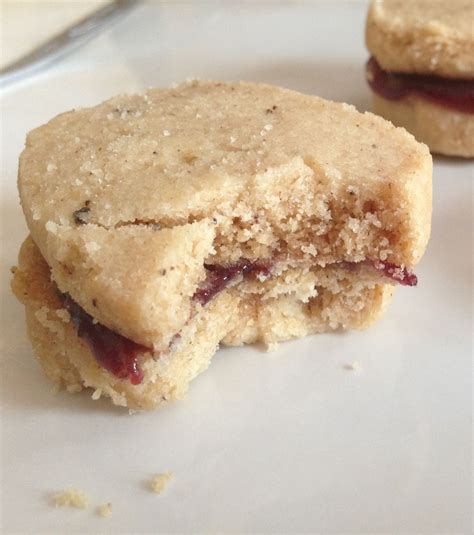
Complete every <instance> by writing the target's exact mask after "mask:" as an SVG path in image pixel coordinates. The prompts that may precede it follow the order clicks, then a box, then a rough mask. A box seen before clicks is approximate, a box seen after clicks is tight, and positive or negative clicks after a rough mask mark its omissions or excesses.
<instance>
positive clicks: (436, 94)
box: [366, 57, 474, 113]
mask: <svg viewBox="0 0 474 535" xmlns="http://www.w3.org/2000/svg"><path fill="white" fill-rule="evenodd" d="M366 73H367V81H368V83H369V85H370V87H371V88H372V90H373V91H374V92H375V93H378V94H379V95H381V96H382V97H384V98H386V99H387V100H400V99H402V98H404V97H406V96H408V95H410V94H418V95H420V96H422V97H424V98H426V99H428V100H431V101H433V102H435V103H436V104H439V105H440V106H444V107H446V108H451V109H455V110H459V111H462V112H464V113H474V79H472V80H462V79H455V78H442V77H440V76H429V75H421V74H405V73H394V72H387V71H384V70H383V69H382V68H381V67H380V65H379V64H378V63H377V61H376V59H375V58H373V57H372V58H370V59H369V61H368V62H367V68H366Z"/></svg>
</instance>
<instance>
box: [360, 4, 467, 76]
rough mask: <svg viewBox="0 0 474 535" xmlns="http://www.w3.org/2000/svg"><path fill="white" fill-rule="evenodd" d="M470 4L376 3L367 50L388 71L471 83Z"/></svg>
mask: <svg viewBox="0 0 474 535" xmlns="http://www.w3.org/2000/svg"><path fill="white" fill-rule="evenodd" d="M473 24H474V2H473V1H472V0H374V1H373V2H372V4H371V7H370V10H369V14H368V19H367V27H366V44H367V48H368V49H369V51H370V52H371V53H372V55H373V56H374V57H375V58H376V59H377V62H378V63H379V64H380V65H381V67H382V68H383V69H384V70H386V71H393V72H404V73H417V74H433V75H437V76H442V77H446V78H462V79H473V78H474V29H473Z"/></svg>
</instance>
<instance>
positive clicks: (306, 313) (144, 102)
mask: <svg viewBox="0 0 474 535" xmlns="http://www.w3.org/2000/svg"><path fill="white" fill-rule="evenodd" d="M431 165H432V164H431V157H430V155H429V152H428V150H427V148H426V147H425V146H424V145H421V144H419V143H417V142H416V141H415V139H414V138H413V136H411V135H410V134H408V133H407V132H406V131H405V130H403V129H399V128H395V127H394V126H393V125H391V124H390V123H388V122H386V121H384V120H383V119H381V118H379V117H376V116H375V115H372V114H370V113H365V114H361V113H358V112H357V111H356V110H355V108H353V107H352V106H349V105H347V104H339V103H334V102H329V101H325V100H322V99H320V98H317V97H312V96H306V95H302V94H299V93H296V92H294V91H290V90H286V89H282V88H277V87H272V86H268V85H262V84H250V83H221V82H189V83H186V84H183V85H181V86H178V87H176V88H172V89H153V90H150V91H148V92H146V93H145V94H143V95H131V96H119V97H115V98H113V99H111V100H109V101H107V102H104V103H103V104H100V105H99V106H96V107H94V108H87V109H81V110H75V111H72V112H68V113H65V114H62V115H60V116H58V117H56V118H55V119H53V120H52V121H50V122H49V123H48V124H46V125H44V126H41V127H40V128H37V129H36V130H34V131H32V132H31V133H30V134H29V135H28V138H27V143H26V148H25V150H24V152H23V154H22V156H21V159H20V171H19V190H20V196H21V201H22V206H23V209H24V212H25V216H26V219H27V223H28V226H29V229H30V232H31V237H30V238H28V239H27V240H26V242H25V244H24V245H23V248H22V252H21V255H20V262H19V268H18V269H17V270H16V273H15V277H14V281H13V288H14V291H15V293H16V295H17V296H18V297H19V299H20V300H21V301H22V302H23V303H24V304H25V306H26V310H27V319H28V327H29V332H30V337H31V339H32V341H33V345H34V348H35V352H36V354H37V356H38V357H39V359H40V361H41V363H42V365H43V367H44V368H45V370H46V373H47V374H48V375H49V376H50V377H51V378H52V379H53V381H55V382H58V383H62V384H65V385H67V386H69V387H72V388H77V387H78V388H81V387H83V386H86V387H92V388H93V389H94V396H95V398H98V397H100V396H101V395H105V396H109V397H111V398H112V401H113V402H114V403H116V404H119V405H124V406H128V407H130V408H132V409H148V408H153V407H156V406H158V405H160V404H161V403H163V402H166V401H168V400H170V399H178V398H180V397H182V396H183V395H184V393H185V392H186V390H187V387H188V384H189V382H190V380H191V379H192V378H193V377H195V376H196V375H197V374H198V373H200V372H201V371H203V370H204V369H205V368H206V367H207V366H208V364H209V362H210V359H211V357H212V355H213V354H214V352H215V350H216V348H217V346H218V344H219V343H220V342H223V343H227V344H233V345H236V344H243V343H252V342H264V343H266V344H272V343H275V342H279V341H282V340H287V339H290V338H295V337H300V336H305V335H307V334H310V333H315V332H326V331H332V330H338V329H348V328H365V327H366V326H367V325H369V324H370V323H372V322H373V321H374V320H375V319H377V318H378V317H379V316H380V315H381V313H382V312H383V310H384V309H385V306H386V304H387V303H388V301H389V299H390V296H391V294H392V288H393V284H394V283H401V284H405V285H414V284H415V283H416V277H415V276H414V275H413V274H412V269H413V268H414V266H415V265H416V264H417V262H418V261H419V260H420V258H421V256H422V255H423V252H424V250H425V248H426V244H427V241H428V238H429V234H430V224H431ZM78 334H79V336H78ZM99 342H100V343H99ZM106 342H107V343H106ZM110 343H112V345H113V346H114V347H115V348H118V349H116V351H115V352H112V353H113V354H111V353H110V351H108V349H104V347H103V346H104V344H105V345H106V346H107V347H109V346H110ZM101 344H102V345H101ZM107 344H108V345H107ZM117 353H119V354H120V359H119V363H118V364H117V362H116V361H114V360H113V359H116V358H117ZM130 354H133V355H132V356H133V358H131V357H130ZM111 359H112V360H111Z"/></svg>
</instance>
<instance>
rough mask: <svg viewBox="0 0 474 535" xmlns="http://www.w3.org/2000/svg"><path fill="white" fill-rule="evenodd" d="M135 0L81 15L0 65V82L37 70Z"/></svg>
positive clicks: (122, 0) (117, 0) (116, 2)
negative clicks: (77, 19) (32, 47)
mask: <svg viewBox="0 0 474 535" xmlns="http://www.w3.org/2000/svg"><path fill="white" fill-rule="evenodd" d="M136 3H137V0H114V1H113V2H111V3H110V4H107V5H105V6H103V7H101V8H100V9H98V10H96V11H94V12H93V13H92V14H91V15H88V16H87V17H84V18H83V19H81V20H80V21H79V22H77V23H76V24H74V25H72V26H70V27H69V28H67V29H66V30H64V31H63V32H61V33H60V34H58V35H56V36H54V37H53V38H51V39H49V40H48V41H46V42H45V43H43V44H41V45H40V46H38V47H37V48H35V49H34V50H33V51H32V52H29V53H28V54H26V55H25V56H23V57H22V58H20V59H18V60H16V61H14V62H13V63H10V64H9V65H7V66H6V67H4V68H3V69H0V86H2V87H4V86H5V85H7V84H9V83H12V82H14V81H17V80H18V79H20V78H22V77H24V76H27V75H30V74H32V73H33V72H36V71H38V70H40V69H41V68H43V67H45V66H46V65H47V64H49V63H52V62H53V61H55V60H57V59H59V58H60V57H62V56H64V55H66V54H67V53H69V52H71V51H72V50H73V49H75V48H77V47H78V46H80V45H82V44H84V43H85V42H87V41H88V40H89V39H91V38H92V37H94V36H95V35H97V33H99V31H100V30H102V29H103V28H105V27H106V26H108V25H109V24H110V23H111V22H112V21H114V20H116V19H118V18H119V17H121V16H122V15H124V14H125V13H127V12H128V11H129V10H130V8H132V7H133V6H134V5H135V4H136Z"/></svg>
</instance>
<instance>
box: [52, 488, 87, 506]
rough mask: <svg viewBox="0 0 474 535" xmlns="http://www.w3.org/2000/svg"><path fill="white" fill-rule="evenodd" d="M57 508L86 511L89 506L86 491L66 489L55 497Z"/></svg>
mask: <svg viewBox="0 0 474 535" xmlns="http://www.w3.org/2000/svg"><path fill="white" fill-rule="evenodd" d="M53 502H54V506H55V507H75V508H76V509H85V508H86V507H87V505H88V502H89V500H88V498H87V495H86V493H85V492H84V491H82V490H77V489H73V488H70V489H66V490H63V491H61V492H58V493H57V494H55V495H54V496H53Z"/></svg>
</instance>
